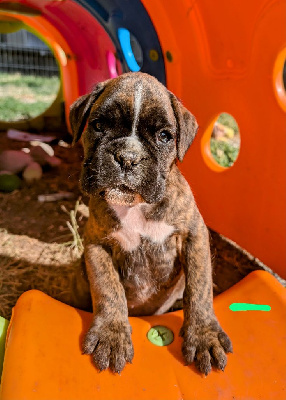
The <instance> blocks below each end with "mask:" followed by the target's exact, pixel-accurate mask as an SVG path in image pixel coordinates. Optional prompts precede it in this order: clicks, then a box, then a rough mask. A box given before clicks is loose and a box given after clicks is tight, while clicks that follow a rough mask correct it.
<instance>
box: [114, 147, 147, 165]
mask: <svg viewBox="0 0 286 400" xmlns="http://www.w3.org/2000/svg"><path fill="white" fill-rule="evenodd" d="M114 159H115V161H116V162H117V163H118V164H119V165H120V166H121V168H132V167H135V166H136V165H137V164H139V162H140V160H141V157H140V155H139V154H138V153H137V152H135V151H129V150H119V151H117V152H116V153H115V154H114Z"/></svg>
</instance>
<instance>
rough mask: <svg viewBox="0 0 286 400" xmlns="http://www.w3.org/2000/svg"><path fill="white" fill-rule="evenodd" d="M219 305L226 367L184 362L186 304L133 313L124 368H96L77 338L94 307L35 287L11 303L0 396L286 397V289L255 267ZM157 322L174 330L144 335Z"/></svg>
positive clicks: (5, 399)
mask: <svg viewBox="0 0 286 400" xmlns="http://www.w3.org/2000/svg"><path fill="white" fill-rule="evenodd" d="M241 301H243V302H247V303H259V304H268V305H270V307H271V311H269V312H263V311H241V312H234V311H231V310H230V309H229V306H230V304H232V303H234V302H241ZM214 306H215V312H216V314H217V316H218V318H219V320H220V322H221V324H222V326H223V328H224V329H225V331H226V332H227V333H228V334H229V335H230V337H231V338H232V341H233V347H234V353H233V354H231V355H229V356H228V365H227V367H226V369H225V371H224V372H221V371H220V372H217V371H212V372H211V373H210V374H209V375H208V376H207V377H204V376H202V375H200V374H199V373H198V372H197V371H196V370H195V368H194V366H189V367H188V366H185V365H184V362H183V359H182V355H181V338H180V337H179V335H178V334H179V329H180V326H181V324H182V311H177V312H174V313H170V314H165V315H162V316H153V317H144V318H130V322H131V325H132V328H133V333H132V339H133V343H134V351H135V357H134V361H133V364H132V365H127V366H126V368H125V369H124V370H123V371H122V373H121V375H120V376H119V375H113V374H112V373H111V372H109V371H104V372H101V373H99V372H97V371H96V369H95V367H94V366H93V364H92V361H91V356H89V355H82V353H81V348H80V342H81V340H82V338H83V335H84V333H85V332H86V330H87V328H88V326H89V324H90V322H91V318H92V316H91V314H88V313H85V312H83V311H78V310H76V309H74V308H72V307H69V306H67V305H64V304H62V303H60V302H58V301H56V300H54V299H52V298H50V297H48V296H46V295H45V294H43V293H41V292H38V291H30V292H26V293H25V294H24V295H22V296H21V297H20V299H19V301H18V303H17V305H16V307H15V308H14V312H13V317H12V320H11V324H10V328H9V333H8V337H7V349H6V355H5V361H4V373H3V376H2V386H1V391H0V397H1V400H12V399H13V400H15V399H17V400H26V399H29V400H33V399H34V400H51V399H53V400H64V399H65V400H73V399H74V400H75V399H76V400H89V399H90V400H91V399H102V400H114V399H116V400H131V399H136V400H140V399H142V400H143V399H147V400H150V399H154V400H172V399H174V400H175V399H176V400H179V399H184V400H196V399H198V400H210V399H213V400H216V399H224V400H229V399H245V400H246V399H263V400H264V399H265V400H266V399H267V400H268V399H273V400H274V399H275V400H284V399H285V390H286V382H285V372H286V365H285V362H286V359H285V354H284V351H283V349H285V344H286V343H285V335H286V324H285V317H286V315H285V314H286V292H285V289H284V288H283V287H282V286H281V285H280V284H279V283H278V282H277V280H276V279H275V278H273V277H272V276H271V275H270V274H268V273H267V272H253V273H251V274H250V275H249V276H248V277H246V278H244V280H243V281H241V282H240V283H238V284H237V285H236V286H234V287H233V288H231V289H230V290H228V291H227V292H225V293H223V294H221V295H219V296H218V297H216V299H215V302H214ZM154 325H164V326H166V327H168V328H170V329H171V330H172V331H173V333H174V336H175V338H174V341H173V343H171V344H170V345H168V346H165V347H158V346H155V345H154V344H152V343H151V342H149V341H148V339H147V337H146V335H147V332H148V331H149V329H150V328H151V327H152V326H154Z"/></svg>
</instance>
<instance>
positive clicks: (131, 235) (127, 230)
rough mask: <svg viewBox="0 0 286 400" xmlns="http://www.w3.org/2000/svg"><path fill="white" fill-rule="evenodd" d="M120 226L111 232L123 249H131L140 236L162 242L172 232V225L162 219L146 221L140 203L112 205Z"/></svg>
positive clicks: (136, 243) (137, 243)
mask: <svg viewBox="0 0 286 400" xmlns="http://www.w3.org/2000/svg"><path fill="white" fill-rule="evenodd" d="M112 208H113V210H114V211H115V212H116V215H117V217H118V219H119V220H120V222H121V225H122V227H121V228H120V229H119V230H118V231H116V232H113V233H112V234H111V236H112V237H113V238H114V239H116V240H117V241H118V242H119V243H120V245H121V247H122V248H123V249H124V250H125V251H133V250H135V249H136V248H137V247H138V246H139V245H140V241H141V237H143V238H148V239H150V240H151V241H152V242H154V243H158V244H162V243H164V241H165V240H166V239H167V237H168V236H170V235H171V234H172V233H173V232H174V227H173V226H171V225H168V224H166V223H165V222H162V221H147V220H146V219H145V217H144V215H143V213H142V210H141V204H138V205H136V206H134V207H128V206H119V205H112Z"/></svg>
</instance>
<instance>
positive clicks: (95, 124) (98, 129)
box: [92, 121, 102, 132]
mask: <svg viewBox="0 0 286 400" xmlns="http://www.w3.org/2000/svg"><path fill="white" fill-rule="evenodd" d="M92 126H93V128H94V129H95V131H96V132H102V124H101V123H100V122H99V121H93V122H92Z"/></svg>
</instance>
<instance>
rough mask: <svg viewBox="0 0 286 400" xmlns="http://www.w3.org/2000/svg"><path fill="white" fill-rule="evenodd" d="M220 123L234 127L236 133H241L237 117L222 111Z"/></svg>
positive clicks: (218, 120)
mask: <svg viewBox="0 0 286 400" xmlns="http://www.w3.org/2000/svg"><path fill="white" fill-rule="evenodd" d="M217 122H219V123H220V124H222V125H224V126H227V127H229V128H232V129H233V131H234V133H235V134H238V133H239V129H238V126H237V123H236V121H235V119H234V118H233V117H232V116H231V115H230V114H228V113H221V114H220V115H219V117H218V119H217Z"/></svg>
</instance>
